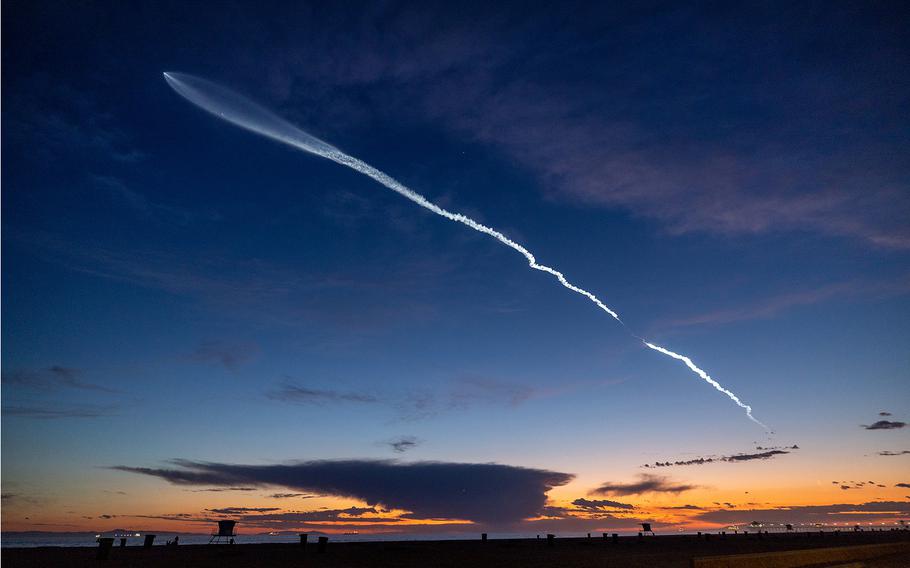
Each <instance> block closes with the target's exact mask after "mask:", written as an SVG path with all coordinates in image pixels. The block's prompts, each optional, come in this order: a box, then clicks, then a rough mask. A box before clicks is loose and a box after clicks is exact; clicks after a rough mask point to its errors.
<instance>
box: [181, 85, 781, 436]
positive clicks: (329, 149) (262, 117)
mask: <svg viewBox="0 0 910 568" xmlns="http://www.w3.org/2000/svg"><path fill="white" fill-rule="evenodd" d="M164 78H165V80H166V81H167V83H168V85H170V86H171V88H173V89H174V90H175V91H177V93H178V94H180V95H181V96H183V97H184V98H186V99H187V100H189V101H190V102H191V103H193V104H195V105H196V106H198V107H200V108H201V109H203V110H205V111H207V112H210V113H212V114H214V115H215V116H217V117H219V118H222V119H224V120H226V121H228V122H230V123H232V124H235V125H237V126H239V127H241V128H245V129H246V130H250V131H252V132H255V133H256V134H261V135H262V136H265V137H267V138H272V139H273V140H277V141H279V142H282V143H284V144H288V145H289V146H293V147H294V148H297V149H299V150H303V151H305V152H309V153H311V154H316V155H317V156H321V157H323V158H328V159H329V160H332V161H333V162H336V163H339V164H341V165H343V166H347V167H349V168H351V169H353V170H356V171H358V172H360V173H362V174H364V175H366V176H368V177H370V178H372V179H374V180H376V181H377V182H379V183H380V184H382V185H384V186H385V187H387V188H389V189H391V190H392V191H394V192H396V193H398V194H400V195H402V196H403V197H405V198H407V199H410V200H411V201H413V202H414V203H416V204H417V205H420V206H421V207H423V208H424V209H428V210H430V211H432V212H433V213H435V214H437V215H439V216H441V217H445V218H446V219H449V220H451V221H455V222H457V223H462V224H464V225H467V226H468V227H470V228H472V229H474V230H475V231H478V232H480V233H484V234H485V235H489V236H491V237H493V238H494V239H496V240H497V241H499V242H501V243H502V244H504V245H506V246H507V247H509V248H512V249H514V250H516V251H518V252H519V253H521V254H522V256H524V257H525V259H526V260H527V261H528V266H530V267H531V268H533V269H534V270H540V271H541V272H546V273H548V274H552V275H553V276H554V277H556V279H557V280H558V281H559V283H560V284H562V285H563V286H564V287H566V288H568V289H569V290H571V291H573V292H575V293H577V294H581V295H582V296H584V297H586V298H587V299H589V300H590V301H591V302H593V303H594V304H595V305H596V306H597V307H598V308H600V309H601V310H603V311H605V312H606V313H608V314H609V315H610V316H611V317H613V318H614V319H615V320H616V321H618V322H619V323H621V324H622V325H623V326H626V324H625V322H623V321H622V319H620V317H619V314H617V313H616V312H615V311H613V310H612V309H610V307H609V306H607V305H606V304H604V303H603V302H602V301H600V299H598V298H597V296H595V295H594V294H592V293H591V292H588V291H587V290H585V289H583V288H579V287H578V286H576V285H574V284H572V283H571V282H569V281H568V280H567V279H566V277H565V276H564V275H563V273H562V272H560V271H558V270H556V269H555V268H551V267H549V266H546V265H544V264H539V263H538V262H537V259H536V258H535V257H534V255H533V254H531V251H529V250H528V249H526V248H525V247H523V246H522V245H520V244H518V243H516V242H515V241H513V240H512V239H510V238H509V237H507V236H505V235H504V234H502V233H500V232H499V231H497V230H496V229H493V228H490V227H487V226H486V225H484V224H482V223H478V222H477V221H475V220H473V219H471V218H470V217H467V216H465V215H462V214H461V213H452V212H451V211H448V210H446V209H443V208H442V207H440V206H438V205H436V204H435V203H433V202H431V201H429V200H428V199H427V198H425V197H424V196H422V195H420V194H419V193H417V192H416V191H413V190H411V189H409V188H407V187H406V186H404V185H402V184H401V183H400V182H399V181H397V180H396V179H394V178H392V177H390V176H388V175H386V174H385V173H383V172H381V171H379V170H377V169H376V168H374V167H373V166H371V165H369V164H367V163H366V162H363V161H361V160H358V159H357V158H355V157H353V156H350V155H348V154H345V153H344V152H342V151H341V150H339V149H338V148H336V147H334V146H332V145H331V144H329V143H328V142H324V141H322V140H320V139H319V138H316V137H315V136H311V135H310V134H307V133H306V132H304V131H303V130H300V129H299V128H297V127H296V126H294V125H293V124H291V123H289V122H288V121H286V120H284V119H283V118H280V117H278V116H276V115H275V114H274V113H272V112H271V111H269V110H267V109H265V108H263V107H261V106H259V105H258V104H256V103H254V102H252V101H250V100H249V99H247V98H245V97H243V96H241V95H239V94H237V93H235V92H233V91H231V90H229V89H226V88H224V87H222V86H220V85H217V84H215V83H212V82H211V81H207V80H205V79H200V78H199V77H194V76H192V75H186V74H184V73H172V72H167V73H164ZM626 329H628V326H626ZM630 333H631V331H630ZM632 335H633V336H634V337H635V338H636V339H639V340H641V342H642V343H643V344H644V345H645V346H647V347H648V348H649V349H653V350H654V351H657V352H659V353H662V354H664V355H667V356H668V357H672V358H673V359H678V360H679V361H682V362H683V363H685V364H686V366H687V367H689V369H691V370H692V371H693V372H694V373H695V374H696V375H698V376H699V377H701V378H702V379H703V380H704V381H705V382H707V383H708V384H710V385H711V386H713V387H714V388H716V389H717V390H719V391H720V392H722V393H724V394H725V395H727V396H728V397H730V399H731V400H733V402H735V403H736V404H737V405H739V406H740V407H741V408H743V409H745V411H746V416H748V417H749V420H752V421H753V422H755V423H756V424H758V425H760V426H761V427H762V428H764V429H765V430H768V427H767V426H765V425H764V424H762V423H761V422H759V421H758V420H757V419H756V418H755V417H754V416H752V408H751V407H750V406H749V405H747V404H743V402H742V401H740V400H739V397H737V396H736V395H735V394H733V393H732V392H730V391H729V390H727V389H725V388H724V387H722V386H721V385H720V384H719V383H718V382H717V381H715V380H714V379H712V378H711V377H710V376H709V375H708V374H707V373H706V372H704V371H703V370H701V369H699V368H698V367H697V366H696V365H695V364H694V363H693V362H692V360H691V359H689V358H688V357H686V356H684V355H680V354H678V353H674V352H673V351H670V350H669V349H664V348H663V347H659V346H657V345H654V344H653V343H649V342H647V341H645V340H644V339H642V338H641V337H638V336H637V335H635V334H634V333H633V334H632Z"/></svg>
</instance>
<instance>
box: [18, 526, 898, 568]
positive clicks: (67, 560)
mask: <svg viewBox="0 0 910 568" xmlns="http://www.w3.org/2000/svg"><path fill="white" fill-rule="evenodd" d="M886 543H900V546H904V545H906V550H907V553H906V555H904V556H901V558H902V559H910V531H877V532H871V531H865V532H858V533H853V532H849V533H848V532H844V533H825V534H819V533H798V534H794V533H791V534H786V533H779V534H761V535H760V534H757V533H750V534H742V533H741V534H737V535H732V534H728V535H726V536H725V537H721V536H720V535H717V534H710V535H708V536H705V535H702V536H701V537H699V536H697V535H664V536H656V537H654V536H646V537H638V536H631V537H630V536H625V537H618V538H617V539H616V540H614V539H613V538H612V536H608V538H606V539H604V538H603V537H602V536H601V535H598V536H597V537H595V535H593V534H592V537H591V538H590V539H589V538H585V537H582V538H555V539H554V540H553V541H552V542H548V541H547V539H546V538H545V537H542V538H541V539H537V538H530V539H527V538H526V539H497V540H488V541H486V542H483V541H481V539H480V538H475V539H472V540H420V541H418V540H388V541H371V542H333V541H332V540H331V538H330V539H329V542H328V545H327V546H326V548H325V551H324V552H322V553H320V552H319V551H318V547H317V545H316V543H315V542H313V540H312V539H311V540H310V541H309V542H308V544H307V545H306V546H301V545H300V544H299V543H297V544H295V543H292V542H285V543H272V544H269V543H261V544H234V545H211V546H208V545H199V544H181V545H179V546H176V547H166V546H159V545H156V546H154V547H152V548H151V549H144V548H143V547H142V546H140V545H135V544H134V545H131V546H127V547H124V548H120V547H119V546H117V544H119V543H117V544H115V546H114V548H113V549H112V550H110V555H109V561H110V562H109V565H112V566H135V567H140V568H142V567H147V568H157V567H165V566H194V567H197V566H198V567H209V566H210V567H212V568H233V567H234V566H237V567H240V566H245V567H246V566H252V567H258V566H263V567H265V566H272V567H275V568H284V567H291V566H300V565H301V562H303V561H304V559H305V560H306V562H307V563H308V564H313V565H318V566H325V567H334V566H338V567H342V566H343V567H347V568H356V567H363V568H372V567H374V566H375V567H378V566H386V565H394V566H396V567H400V568H411V567H414V568H418V567H420V568H424V567H426V566H429V565H432V566H439V567H455V566H477V567H479V568H485V567H491V568H492V567H494V566H504V565H516V566H530V567H534V566H594V565H603V564H604V562H605V561H606V562H607V563H608V564H609V565H618V566H627V567H629V568H638V567H641V568H644V567H655V568H664V567H666V568H671V567H680V568H682V567H684V566H685V567H687V566H689V563H690V562H691V559H692V558H696V557H703V556H714V555H729V554H745V553H755V552H776V551H786V550H806V549H819V548H831V547H845V546H860V545H871V544H886ZM902 550H903V549H902ZM97 552H98V551H97V546H96V547H84V546H82V547H59V546H58V547H39V548H4V549H3V551H2V559H3V561H4V563H5V566H7V567H20V566H21V567H28V568H32V567H39V566H42V567H43V566H73V567H81V566H85V567H96V566H97V565H98V559H97V558H96V556H97ZM901 554H903V553H901ZM898 565H902V564H898Z"/></svg>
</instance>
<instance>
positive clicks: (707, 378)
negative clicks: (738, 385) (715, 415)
mask: <svg viewBox="0 0 910 568" xmlns="http://www.w3.org/2000/svg"><path fill="white" fill-rule="evenodd" d="M639 339H641V338H640V337H639ZM641 342H642V343H644V344H645V345H647V346H648V347H650V348H651V349H653V350H655V351H657V352H659V353H663V354H664V355H666V356H668V357H673V358H674V359H678V360H680V361H682V362H683V363H685V364H686V367H689V368H690V369H692V372H693V373H695V374H696V375H698V376H699V377H701V378H702V379H704V380H705V382H706V383H708V384H709V385H711V386H712V387H714V388H716V389H717V390H719V391H720V392H722V393H724V394H725V395H727V396H728V397H730V399H731V400H732V401H733V402H735V403H736V405H737V406H739V407H740V408H743V409H745V410H746V416H748V417H749V420H751V421H752V422H755V423H756V424H758V425H759V426H761V427H762V428H764V429H765V430H770V429H769V428H768V427H767V426H765V424H764V423H762V422H761V421H759V420H758V419H757V418H755V417H754V416H752V407H751V406H749V405H748V404H745V403H743V401H741V400H739V397H738V396H736V395H735V394H733V393H732V392H730V391H728V390H727V389H725V388H724V387H722V386H721V385H720V383H718V382H717V381H715V380H714V379H712V378H711V376H710V375H708V373H706V372H704V371H702V370H701V369H699V368H698V367H697V366H696V365H695V363H693V362H692V359H689V358H688V357H686V356H685V355H680V354H679V353H674V352H672V351H670V350H669V349H664V348H663V347H660V346H659V345H654V344H653V343H649V342H647V341H645V340H644V339H641Z"/></svg>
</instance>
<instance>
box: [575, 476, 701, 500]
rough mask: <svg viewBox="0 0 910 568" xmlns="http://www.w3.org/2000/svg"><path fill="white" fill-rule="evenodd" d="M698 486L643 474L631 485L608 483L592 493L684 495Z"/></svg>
mask: <svg viewBox="0 0 910 568" xmlns="http://www.w3.org/2000/svg"><path fill="white" fill-rule="evenodd" d="M697 487H698V486H697V485H693V484H690V483H681V482H676V481H672V480H671V479H669V478H667V477H663V476H659V475H652V474H649V473H642V474H640V475H639V476H638V481H633V482H630V483H615V482H612V481H607V482H606V483H603V484H601V485H600V486H599V487H597V488H596V489H594V491H592V492H591V493H594V494H597V495H639V494H642V493H682V492H683V491H689V490H691V489H696V488H697Z"/></svg>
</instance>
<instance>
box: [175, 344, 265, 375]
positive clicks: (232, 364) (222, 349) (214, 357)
mask: <svg viewBox="0 0 910 568" xmlns="http://www.w3.org/2000/svg"><path fill="white" fill-rule="evenodd" d="M258 354H259V346H258V345H257V344H255V343H252V342H230V341H217V340H210V341H205V342H203V343H200V344H199V346H197V347H196V349H195V350H193V352H192V353H190V354H189V355H187V359H189V360H190V361H195V362H198V363H216V364H218V365H221V366H223V367H224V368H225V369H228V370H230V371H236V370H237V369H238V368H240V366H242V365H243V364H245V363H248V362H250V361H252V360H253V359H255V358H256V356H257V355H258Z"/></svg>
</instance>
